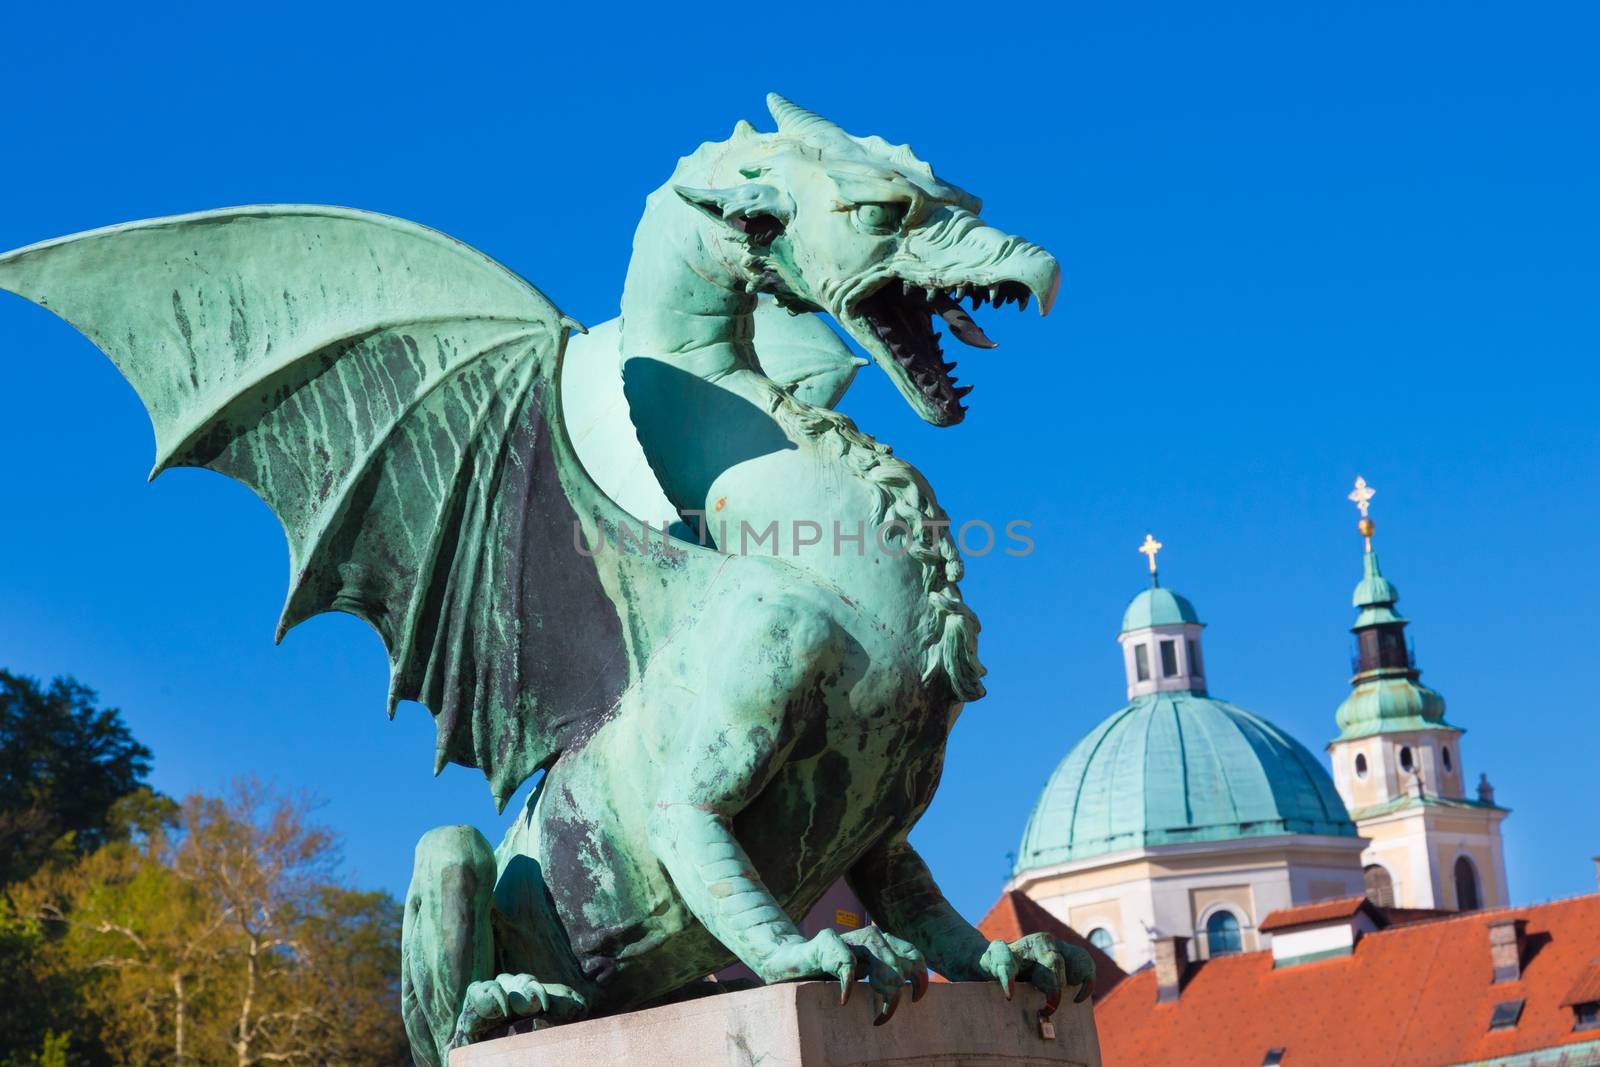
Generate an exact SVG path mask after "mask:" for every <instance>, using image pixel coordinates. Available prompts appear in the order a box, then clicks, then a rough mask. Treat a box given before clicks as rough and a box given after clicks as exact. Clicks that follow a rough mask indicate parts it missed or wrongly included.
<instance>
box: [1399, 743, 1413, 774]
mask: <svg viewBox="0 0 1600 1067" xmlns="http://www.w3.org/2000/svg"><path fill="white" fill-rule="evenodd" d="M1413 766H1415V764H1413V763H1412V762H1411V746H1410V745H1401V746H1400V769H1401V770H1402V771H1409V770H1411V768H1412V767H1413Z"/></svg>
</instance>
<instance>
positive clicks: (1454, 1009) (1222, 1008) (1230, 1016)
mask: <svg viewBox="0 0 1600 1067" xmlns="http://www.w3.org/2000/svg"><path fill="white" fill-rule="evenodd" d="M1507 918H1519V919H1523V920H1525V926H1524V950H1523V957H1522V959H1523V970H1522V976H1521V977H1520V978H1519V979H1518V980H1517V981H1515V982H1501V983H1494V982H1491V980H1490V978H1491V975H1492V973H1493V970H1494V968H1493V964H1492V962H1491V961H1490V957H1489V930H1488V927H1489V923H1490V922H1491V921H1492V920H1495V919H1507ZM1596 957H1600V895H1595V896H1587V897H1577V898H1574V899H1572V900H1563V901H1557V902H1554V903H1551V904H1540V905H1535V906H1533V907H1527V908H1513V909H1506V910H1502V911H1495V912H1472V913H1470V914H1466V915H1457V916H1452V917H1450V918H1446V919H1433V920H1427V921H1422V922H1413V923H1407V924H1405V925H1401V926H1391V927H1389V928H1388V929H1385V930H1380V931H1378V932H1377V933H1371V934H1367V935H1366V936H1364V937H1362V938H1361V939H1360V940H1359V941H1358V942H1357V943H1356V947H1355V952H1354V953H1353V954H1352V955H1350V956H1345V957H1337V958H1334V959H1329V960H1322V961H1319V962H1315V963H1305V964H1300V965H1297V966H1288V967H1281V968H1278V969H1276V970H1274V969H1273V966H1272V954H1271V953H1270V952H1251V953H1247V954H1244V955H1238V956H1225V957H1222V958H1220V959H1214V960H1210V961H1207V962H1204V963H1199V964H1194V965H1192V966H1191V969H1190V973H1189V977H1188V980H1187V981H1186V982H1185V983H1184V986H1183V991H1182V995H1181V996H1180V997H1179V998H1178V1000H1177V1001H1176V1002H1174V1003H1169V1004H1157V1003H1156V979H1155V973H1154V971H1153V970H1144V971H1139V972H1137V973H1135V974H1132V975H1130V976H1128V978H1127V979H1126V980H1125V981H1123V982H1122V983H1121V984H1119V985H1118V987H1117V989H1116V992H1115V993H1113V994H1112V995H1110V996H1107V997H1105V998H1104V999H1102V1000H1100V1001H1099V1002H1098V1003H1097V1004H1096V1005H1095V1023H1096V1027H1097V1029H1098V1030H1099V1032H1100V1047H1101V1051H1102V1054H1103V1056H1104V1062H1105V1067H1144V1065H1147V1064H1161V1065H1162V1067H1186V1065H1208V1067H1209V1065H1218V1067H1260V1064H1261V1061H1262V1057H1263V1056H1264V1055H1265V1053H1266V1051H1267V1050H1268V1049H1271V1048H1283V1049H1285V1050H1286V1052H1285V1053H1284V1057H1283V1062H1284V1064H1285V1067H1289V1065H1291V1064H1292V1065H1293V1067H1323V1065H1327V1067H1350V1065H1352V1064H1362V1065H1372V1064H1383V1065H1387V1067H1439V1065H1442V1064H1457V1063H1472V1062H1475V1061H1478V1060H1483V1059H1491V1058H1493V1057H1498V1056H1507V1055H1512V1054H1515V1053H1522V1052H1531V1051H1533V1050H1536V1049H1546V1048H1560V1047H1561V1046H1564V1045H1576V1044H1582V1043H1585V1042H1592V1041H1595V1040H1596V1039H1597V1038H1600V1034H1597V1033H1596V1032H1595V1031H1592V1030H1591V1031H1580V1032H1577V1033H1574V1032H1573V1030H1572V1024H1573V1014H1572V1009H1571V1008H1570V1007H1566V1006H1564V1005H1563V1004H1562V1000H1563V998H1564V997H1566V996H1567V995H1568V993H1569V991H1570V990H1572V989H1573V988H1574V986H1575V983H1576V981H1577V980H1578V979H1579V978H1580V977H1581V976H1582V975H1583V974H1584V973H1585V971H1586V969H1587V968H1588V967H1589V965H1590V961H1591V960H1594V959H1595V958H1596ZM1518 999H1524V1000H1526V1001H1527V1005H1526V1007H1525V1008H1524V1009H1523V1012H1522V1016H1521V1018H1520V1019H1519V1020H1518V1022H1517V1025H1516V1026H1515V1027H1514V1028H1511V1029H1507V1030H1499V1031H1494V1032H1491V1031H1490V1030H1489V1016H1490V1015H1491V1013H1492V1012H1493V1011H1494V1006H1495V1004H1497V1003H1499V1002H1501V1001H1506V1000H1518ZM1573 1062H1583V1063H1588V1062H1592V1061H1591V1060H1589V1059H1588V1058H1587V1057H1585V1058H1584V1059H1583V1060H1581V1061H1573Z"/></svg>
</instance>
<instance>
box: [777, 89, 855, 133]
mask: <svg viewBox="0 0 1600 1067" xmlns="http://www.w3.org/2000/svg"><path fill="white" fill-rule="evenodd" d="M767 110H768V111H770V112H771V113H772V119H773V121H774V122H776V123H777V124H778V132H779V133H800V134H806V133H814V134H822V135H823V136H825V137H836V136H841V135H843V134H844V131H843V130H841V129H840V128H839V127H838V126H835V125H834V124H833V123H831V122H829V121H828V120H827V119H825V118H823V117H822V116H821V115H818V114H815V113H813V112H810V111H807V110H806V109H805V108H803V107H801V106H800V105H799V104H796V103H792V102H790V101H788V100H785V99H784V98H783V97H781V96H779V95H778V94H777V93H768V94H767Z"/></svg>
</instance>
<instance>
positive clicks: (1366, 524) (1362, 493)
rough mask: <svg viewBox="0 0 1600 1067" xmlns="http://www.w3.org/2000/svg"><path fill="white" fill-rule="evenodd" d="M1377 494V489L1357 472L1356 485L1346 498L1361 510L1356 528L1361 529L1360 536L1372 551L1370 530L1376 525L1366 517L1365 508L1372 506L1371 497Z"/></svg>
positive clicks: (1368, 549)
mask: <svg viewBox="0 0 1600 1067" xmlns="http://www.w3.org/2000/svg"><path fill="white" fill-rule="evenodd" d="M1377 495H1378V491H1377V490H1376V489H1374V488H1372V486H1370V485H1368V484H1367V480H1366V479H1365V478H1363V477H1361V475H1359V474H1358V475H1356V487H1355V488H1354V489H1352V490H1351V491H1350V496H1349V497H1348V498H1347V499H1349V500H1350V501H1351V502H1353V503H1354V504H1355V506H1356V507H1357V508H1358V509H1359V510H1360V511H1361V521H1360V522H1359V523H1357V524H1356V529H1358V530H1360V531H1361V537H1362V539H1363V540H1365V541H1366V544H1367V551H1368V552H1371V551H1372V531H1373V530H1375V529H1377V527H1376V526H1375V525H1374V524H1373V522H1372V520H1371V519H1370V518H1368V517H1367V509H1368V508H1370V507H1371V506H1372V498H1373V497H1375V496H1377Z"/></svg>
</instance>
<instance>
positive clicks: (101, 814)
mask: <svg viewBox="0 0 1600 1067" xmlns="http://www.w3.org/2000/svg"><path fill="white" fill-rule="evenodd" d="M95 699H96V698H95V693H94V691H93V690H92V689H89V688H88V687H86V686H83V685H80V684H79V683H78V682H76V681H74V680H72V679H71V678H57V679H55V680H54V681H53V682H51V683H50V686H49V688H44V687H42V686H40V685H39V683H38V682H37V681H36V680H34V679H32V678H27V677H24V676H22V675H17V674H12V673H11V672H9V671H0V886H5V885H7V884H9V883H11V882H15V881H18V880H20V879H23V878H26V877H28V876H29V875H30V874H32V873H33V872H34V871H35V870H37V869H38V867H39V865H40V864H41V863H42V862H44V860H45V859H46V857H48V856H49V855H50V854H51V851H52V850H53V849H58V848H65V849H67V850H69V851H76V852H78V853H85V852H91V851H93V850H94V849H96V848H99V847H100V846H101V845H103V844H105V843H106V842H107V841H108V840H109V837H110V835H111V834H113V833H114V832H115V831H116V826H115V825H114V822H113V820H112V819H111V813H112V808H113V806H114V805H115V804H116V803H117V801H118V800H119V799H121V798H122V797H125V796H127V795H129V794H130V793H133V792H135V791H136V790H138V789H139V788H140V786H141V785H142V784H143V782H144V779H145V776H146V775H148V774H149V773H150V750H149V749H148V748H146V747H145V746H143V745H141V744H140V743H139V742H137V741H135V740H134V739H133V736H132V735H131V734H130V733H129V732H128V728H127V726H126V725H125V724H124V723H123V721H122V716H121V713H120V712H118V711H117V710H116V709H114V708H98V707H96V706H95Z"/></svg>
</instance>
